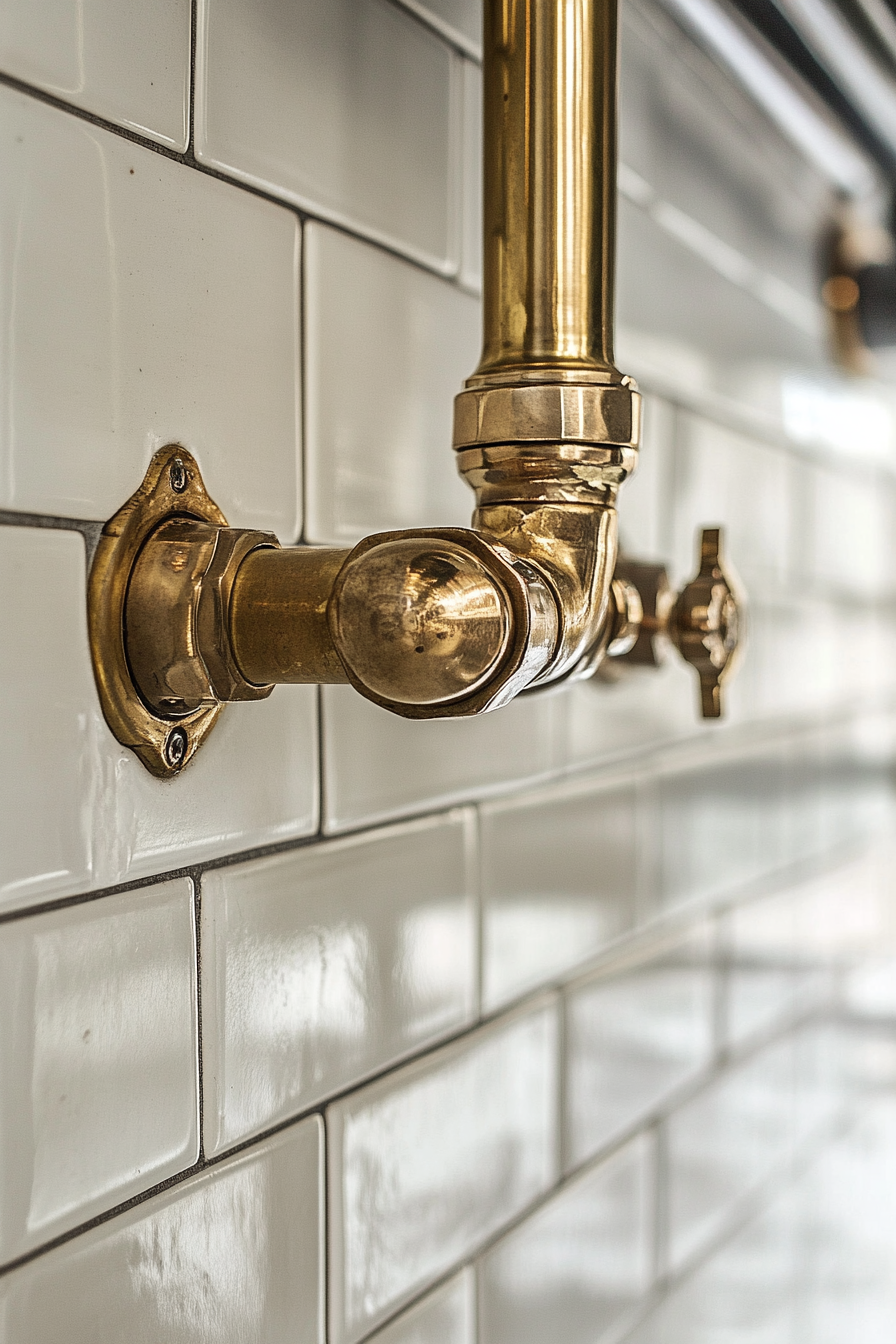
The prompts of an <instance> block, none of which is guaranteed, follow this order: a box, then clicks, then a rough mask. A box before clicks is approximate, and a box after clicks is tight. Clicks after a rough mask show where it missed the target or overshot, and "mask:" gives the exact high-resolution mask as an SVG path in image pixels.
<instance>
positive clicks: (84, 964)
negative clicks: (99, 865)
mask: <svg viewBox="0 0 896 1344" xmlns="http://www.w3.org/2000/svg"><path fill="white" fill-rule="evenodd" d="M192 896H193V885H192V883H191V882H190V881H189V880H188V879H186V878H182V879H181V880H180V881H177V882H167V883H163V884H162V885H160V886H157V887H150V888H148V889H145V890H143V891H134V892H127V893H125V894H122V895H117V896H108V897H104V898H102V899H100V900H97V901H89V902H88V903H87V904H84V905H76V906H69V907H67V908H65V909H62V910H56V911H53V912H52V913H47V914H43V915H37V916H33V917H31V918H23V919H19V920H15V921H13V922H11V923H7V924H2V925H0V1017H2V1020H3V1022H4V1029H3V1031H2V1033H0V1094H2V1096H3V1097H4V1099H5V1100H4V1113H5V1114H4V1122H3V1124H2V1126H0V1188H2V1191H3V1197H2V1200H0V1262H4V1261H9V1260H13V1259H15V1258H17V1257H18V1256H20V1255H23V1254H24V1253H25V1252H26V1251H29V1250H31V1249H33V1248H34V1247H35V1246H39V1245H40V1244H41V1243H43V1242H47V1241H49V1240H51V1239H52V1238H53V1237H56V1236H58V1235H59V1234H60V1233H62V1232H65V1231H67V1230H68V1229H69V1228H71V1227H75V1226H77V1224H78V1223H83V1222H86V1221H87V1220H88V1219H89V1218H92V1217H95V1216H96V1215H97V1214H98V1213H102V1212H104V1211H105V1210H107V1209H110V1208H113V1207H114V1206H115V1205H116V1204H119V1203H121V1202H122V1201H123V1200H125V1199H129V1198H130V1197H131V1196H133V1195H136V1194H139V1193H140V1192H141V1191H143V1190H146V1189H147V1188H148V1187H150V1186H152V1185H155V1184H157V1183H158V1182H160V1181H164V1180H166V1179H167V1178H168V1177H171V1176H174V1175H176V1174H177V1173H178V1172H179V1171H183V1170H184V1169H185V1168H186V1167H189V1166H191V1165H192V1164H193V1163H194V1162H195V1161H196V1159H197V1158H198V1156H199V1096H198V1089H199V1080H198V1064H197V1056H198V1040H197V1022H196V943H195V930H194V922H193V899H192Z"/></svg>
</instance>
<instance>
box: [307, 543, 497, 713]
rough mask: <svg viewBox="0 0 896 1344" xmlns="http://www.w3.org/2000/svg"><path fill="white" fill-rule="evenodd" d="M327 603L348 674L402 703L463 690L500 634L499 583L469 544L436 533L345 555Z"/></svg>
mask: <svg viewBox="0 0 896 1344" xmlns="http://www.w3.org/2000/svg"><path fill="white" fill-rule="evenodd" d="M331 611H332V618H331V619H332V630H333V635H334V641H335V643H336V647H337V649H338V651H339V654H340V656H341V657H342V659H343V661H344V662H345V664H346V666H347V667H349V668H350V669H351V671H352V672H353V674H354V677H355V678H356V679H357V680H358V681H359V682H361V683H362V685H363V686H364V687H366V689H367V690H368V691H371V692H373V694H374V695H375V696H377V697H379V698H381V699H382V700H388V701H397V702H399V703H402V704H407V705H433V704H438V703H445V702H446V701H452V700H456V699H458V698H460V697H463V696H467V695H469V694H471V692H473V691H475V690H476V689H477V688H478V687H480V686H481V685H483V684H484V682H486V681H487V680H488V678H489V676H490V675H491V674H492V672H493V671H494V669H495V667H496V665H497V663H498V661H499V659H500V658H501V656H502V654H503V653H504V651H505V649H506V647H507V643H508V639H509V636H510V622H511V616H510V610H509V606H508V601H507V597H506V595H505V593H504V592H503V590H502V588H501V586H500V584H499V583H498V582H497V581H496V579H495V578H494V577H493V576H492V575H491V574H490V573H489V572H488V570H487V569H486V567H485V565H484V564H483V563H481V562H480V561H479V560H478V559H477V558H476V557H475V556H473V555H472V554H471V553H470V551H469V549H467V548H465V547H462V546H460V545H458V544H456V543H455V542H452V541H449V540H443V539H440V538H438V537H419V536H418V537H411V538H396V539H394V540H385V541H382V542H380V543H379V544H378V545H376V546H374V547H373V548H371V549H370V550H366V551H364V552H363V553H361V554H355V555H354V556H352V557H350V558H349V559H348V561H347V562H346V564H345V565H344V567H343V569H342V571H341V573H340V575H339V581H338V586H337V590H336V592H335V593H334V599H333V604H332V607H331Z"/></svg>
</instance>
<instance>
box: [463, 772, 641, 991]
mask: <svg viewBox="0 0 896 1344" xmlns="http://www.w3.org/2000/svg"><path fill="white" fill-rule="evenodd" d="M636 806H637V801H636V792H635V788H634V786H633V785H631V784H628V785H621V786H617V787H615V788H613V787H609V788H607V787H600V786H599V785H597V786H596V785H595V784H594V782H593V781H586V782H585V783H581V782H577V783H576V784H573V785H569V784H566V785H563V786H555V787H554V788H552V789H548V790H543V791H541V792H539V793H535V794H527V795H524V796H523V797H522V798H515V799H513V800H512V801H508V802H501V803H492V804H487V805H486V806H485V807H483V809H482V812H481V842H482V1001H483V1007H484V1009H485V1011H487V1012H491V1011H494V1009H495V1008H497V1007H499V1006H500V1005H501V1004H502V1003H506V1002H508V1001H509V1000H510V999H513V998H515V997H516V996H517V995H519V994H521V993H523V992H524V991H525V990H527V989H531V988H532V987H533V986H536V985H539V984H543V983H544V982H545V981H547V980H549V979H550V978H551V977H555V976H558V975H562V974H563V973H565V972H568V971H569V970H570V969H571V968H573V967H574V966H577V965H580V964H581V963H582V962H583V961H585V960H587V958H588V957H590V956H593V955H594V954H595V953H596V952H598V951H599V950H600V949H601V948H603V947H605V946H606V945H607V944H608V943H611V942H612V941H613V940H614V939H616V938H618V937H619V936H620V935H621V934H623V933H625V932H626V931H627V930H629V929H631V928H632V927H633V926H634V923H635V919H636V914H637V910H636V901H637V894H638V892H637V881H638V861H637V822H636Z"/></svg>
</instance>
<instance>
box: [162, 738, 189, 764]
mask: <svg viewBox="0 0 896 1344" xmlns="http://www.w3.org/2000/svg"><path fill="white" fill-rule="evenodd" d="M186 754H187V735H186V733H185V732H184V730H183V728H172V729H171V732H170V733H169V734H168V738H167V741H166V742H165V760H166V761H167V763H168V765H170V767H171V769H172V770H176V769H177V768H178V766H180V765H183V763H184V757H185V756H186Z"/></svg>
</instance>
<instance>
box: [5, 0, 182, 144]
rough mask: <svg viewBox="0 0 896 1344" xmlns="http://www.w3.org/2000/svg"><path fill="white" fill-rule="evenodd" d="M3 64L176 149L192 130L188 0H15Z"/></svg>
mask: <svg viewBox="0 0 896 1344" xmlns="http://www.w3.org/2000/svg"><path fill="white" fill-rule="evenodd" d="M0 67H2V69H3V72H4V74H8V75H13V76H14V77H15V78H16V79H20V80H22V81H23V82H24V83H25V84H34V85H36V86H37V87H38V88H39V89H44V90H45V91H46V92H47V93H51V94H53V96H54V97H56V98H61V99H62V100H63V101H64V102H66V103H73V104H74V106H75V107H82V108H84V109H85V110H86V111H88V112H93V113H95V114H96V115H97V116H100V117H104V118H105V119H106V120H107V121H114V122H117V123H118V125H120V126H125V127H127V129H128V130H129V131H136V132H137V134H138V135H145V136H148V137H149V139H150V140H157V141H158V142H159V143H160V144H162V145H167V146H168V147H169V148H170V149H178V150H185V149H186V148H187V141H188V138H189V132H190V5H189V3H188V0H149V2H148V3H146V4H140V5H120V4H116V3H115V0H92V3H90V4H86V5H85V4H84V3H83V0H50V2H49V3H48V4H43V5H41V6H40V7H37V6H35V5H32V4H29V3H28V0H9V3H8V4H5V5H4V6H3V9H2V11H0Z"/></svg>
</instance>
